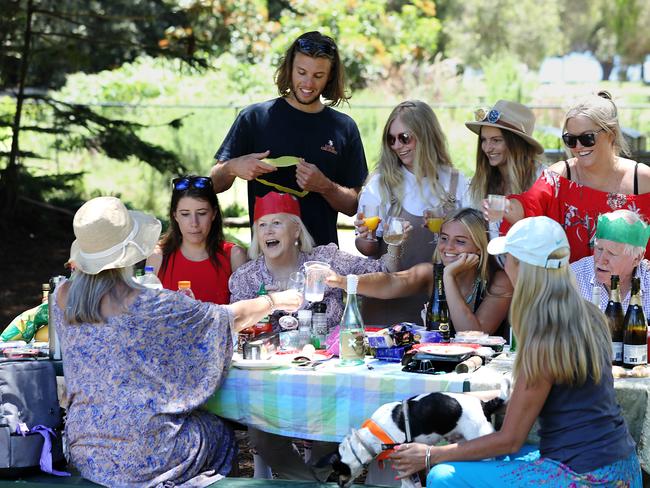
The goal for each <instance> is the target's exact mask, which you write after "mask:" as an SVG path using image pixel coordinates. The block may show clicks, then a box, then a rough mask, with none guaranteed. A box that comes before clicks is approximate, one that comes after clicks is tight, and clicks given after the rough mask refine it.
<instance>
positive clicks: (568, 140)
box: [562, 129, 605, 149]
mask: <svg viewBox="0 0 650 488" xmlns="http://www.w3.org/2000/svg"><path fill="white" fill-rule="evenodd" d="M604 130H605V129H599V130H596V131H594V132H587V133H586V134H580V135H579V136H575V135H573V134H569V133H568V132H565V133H564V134H562V140H563V141H564V144H566V145H567V147H570V148H571V149H573V148H574V147H576V145H577V143H578V141H580V144H582V145H583V146H584V147H592V146H593V145H594V144H596V134H598V133H599V132H602V131H604Z"/></svg>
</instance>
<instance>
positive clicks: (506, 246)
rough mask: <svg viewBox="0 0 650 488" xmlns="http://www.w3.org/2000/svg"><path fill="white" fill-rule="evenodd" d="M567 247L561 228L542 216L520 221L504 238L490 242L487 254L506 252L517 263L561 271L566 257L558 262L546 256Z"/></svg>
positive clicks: (497, 238)
mask: <svg viewBox="0 0 650 488" xmlns="http://www.w3.org/2000/svg"><path fill="white" fill-rule="evenodd" d="M569 247H570V246H569V241H568V240H567V237H566V234H565V233H564V229H562V226H561V225H560V224H558V223H557V222H556V221H555V220H553V219H550V218H548V217H545V216H541V217H528V218H526V219H522V220H520V221H519V222H517V223H516V224H515V225H513V226H512V227H511V228H510V230H509V231H508V233H507V234H506V235H505V236H501V237H496V238H495V239H492V240H491V241H490V242H489V244H488V247H487V251H488V253H490V254H505V253H509V254H512V255H513V256H514V257H516V258H517V259H519V260H520V261H523V262H525V263H528V264H532V265H533V266H539V267H541V268H561V267H562V266H566V265H567V264H569V255H568V254H567V256H565V257H563V258H560V259H549V256H550V255H551V254H553V253H554V252H555V251H557V250H558V249H561V248H569Z"/></svg>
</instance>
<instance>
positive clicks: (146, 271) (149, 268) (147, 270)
mask: <svg viewBox="0 0 650 488" xmlns="http://www.w3.org/2000/svg"><path fill="white" fill-rule="evenodd" d="M144 272H145V273H153V266H145V267H144Z"/></svg>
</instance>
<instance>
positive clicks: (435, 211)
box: [422, 205, 445, 244]
mask: <svg viewBox="0 0 650 488" xmlns="http://www.w3.org/2000/svg"><path fill="white" fill-rule="evenodd" d="M422 217H423V218H424V224H425V225H426V227H427V229H429V232H431V233H433V241H431V242H430V244H433V243H435V242H436V239H437V238H438V234H440V229H441V228H442V222H443V221H444V218H445V209H444V207H443V206H442V205H434V206H432V207H428V208H425V209H424V212H422Z"/></svg>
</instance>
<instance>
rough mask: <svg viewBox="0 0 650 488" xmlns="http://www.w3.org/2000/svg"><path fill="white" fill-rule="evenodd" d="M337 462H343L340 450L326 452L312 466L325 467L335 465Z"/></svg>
mask: <svg viewBox="0 0 650 488" xmlns="http://www.w3.org/2000/svg"><path fill="white" fill-rule="evenodd" d="M335 464H341V455H340V454H339V451H338V450H337V451H334V452H331V453H329V454H326V455H325V456H323V457H322V458H320V459H319V460H318V461H316V462H315V463H312V466H314V467H315V468H324V467H325V466H334V465H335Z"/></svg>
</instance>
